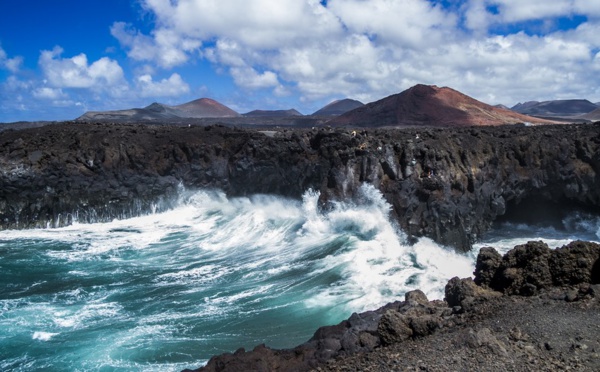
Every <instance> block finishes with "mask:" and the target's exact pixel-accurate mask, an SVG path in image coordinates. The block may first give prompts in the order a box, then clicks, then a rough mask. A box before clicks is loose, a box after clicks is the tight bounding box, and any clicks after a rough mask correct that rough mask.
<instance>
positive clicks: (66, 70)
mask: <svg viewBox="0 0 600 372" xmlns="http://www.w3.org/2000/svg"><path fill="white" fill-rule="evenodd" d="M62 53H63V49H62V48H60V47H55V48H54V49H53V50H44V51H42V53H41V56H40V59H39V65H40V67H41V68H42V70H43V72H44V75H45V77H46V79H47V80H48V83H49V84H50V85H51V86H53V87H56V88H102V87H114V86H118V85H122V84H124V83H125V79H124V75H123V69H122V68H121V66H119V63H118V62H117V61H114V60H112V59H110V58H107V57H103V58H100V59H99V60H97V61H95V62H93V63H92V64H88V59H87V56H86V55H85V54H83V53H82V54H79V55H76V56H75V57H72V58H61V54H62Z"/></svg>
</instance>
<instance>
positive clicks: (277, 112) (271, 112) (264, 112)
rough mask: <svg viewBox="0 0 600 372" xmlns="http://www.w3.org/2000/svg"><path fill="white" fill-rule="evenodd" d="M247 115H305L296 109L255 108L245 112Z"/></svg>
mask: <svg viewBox="0 0 600 372" xmlns="http://www.w3.org/2000/svg"><path fill="white" fill-rule="evenodd" d="M242 116H245V117H270V118H272V117H286V116H304V115H302V114H301V113H300V112H298V110H296V109H289V110H254V111H250V112H247V113H245V114H243V115H242Z"/></svg>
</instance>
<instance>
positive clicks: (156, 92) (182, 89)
mask: <svg viewBox="0 0 600 372" xmlns="http://www.w3.org/2000/svg"><path fill="white" fill-rule="evenodd" d="M137 86H138V91H139V94H140V96H142V97H168V96H179V95H181V94H186V93H189V91H190V87H189V85H188V84H187V83H186V82H184V81H183V79H182V78H181V76H180V75H179V74H176V73H174V74H173V75H171V77H169V78H168V79H162V80H160V81H157V82H155V81H154V80H153V79H152V76H151V75H149V74H145V75H141V76H139V77H138V78H137Z"/></svg>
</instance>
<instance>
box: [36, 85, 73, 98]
mask: <svg viewBox="0 0 600 372" xmlns="http://www.w3.org/2000/svg"><path fill="white" fill-rule="evenodd" d="M32 94H33V96H34V97H35V98H41V99H50V100H56V99H60V98H64V97H65V96H66V95H65V93H64V92H63V91H62V89H58V88H50V87H40V88H36V89H35V90H34V91H33V92H32Z"/></svg>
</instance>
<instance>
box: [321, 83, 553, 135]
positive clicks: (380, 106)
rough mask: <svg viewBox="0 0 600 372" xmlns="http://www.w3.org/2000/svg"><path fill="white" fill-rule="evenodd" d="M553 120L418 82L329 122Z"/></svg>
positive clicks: (469, 123)
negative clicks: (489, 103)
mask: <svg viewBox="0 0 600 372" xmlns="http://www.w3.org/2000/svg"><path fill="white" fill-rule="evenodd" d="M527 122H529V123H540V124H541V123H551V121H549V120H544V119H539V118H534V117H531V116H526V115H522V114H519V113H516V112H513V111H510V110H505V109H501V108H497V107H493V106H490V105H488V104H485V103H483V102H480V101H477V100H476V99H473V98H471V97H469V96H467V95H464V94H462V93H460V92H458V91H456V90H454V89H451V88H448V87H443V88H439V87H437V86H435V85H422V84H419V85H415V86H414V87H412V88H409V89H407V90H405V91H404V92H402V93H399V94H394V95H392V96H389V97H386V98H384V99H381V100H379V101H376V102H372V103H369V104H367V105H365V106H363V107H359V108H357V109H355V110H352V111H350V112H347V113H345V114H343V115H341V116H339V117H337V118H334V119H332V120H330V121H329V122H328V124H330V125H355V126H364V127H397V126H438V127H439V126H472V125H503V124H517V123H527Z"/></svg>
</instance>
